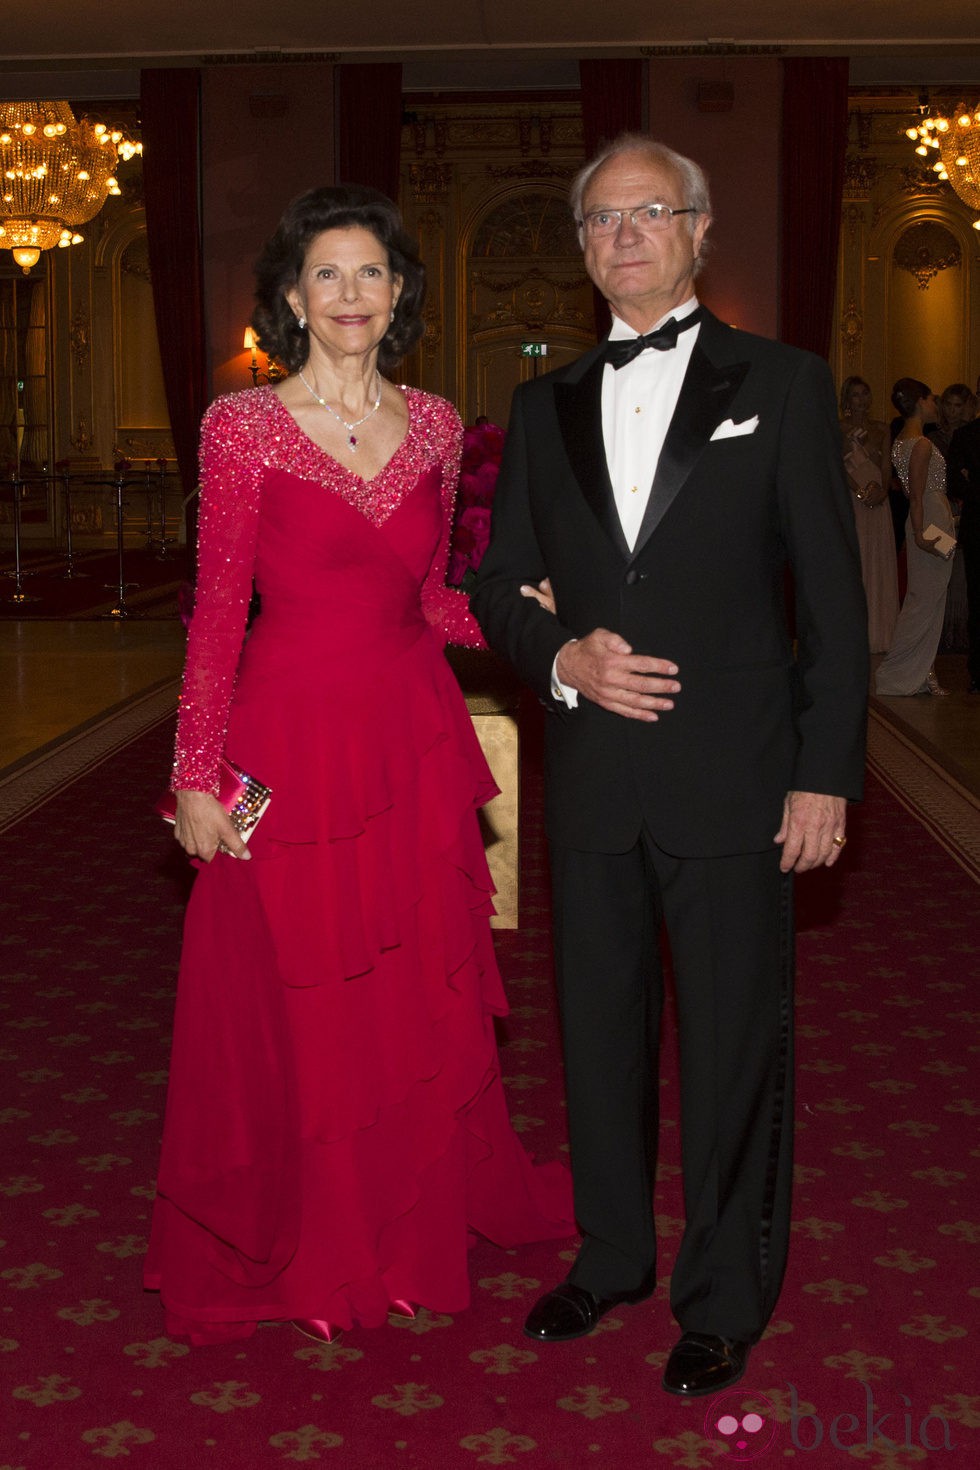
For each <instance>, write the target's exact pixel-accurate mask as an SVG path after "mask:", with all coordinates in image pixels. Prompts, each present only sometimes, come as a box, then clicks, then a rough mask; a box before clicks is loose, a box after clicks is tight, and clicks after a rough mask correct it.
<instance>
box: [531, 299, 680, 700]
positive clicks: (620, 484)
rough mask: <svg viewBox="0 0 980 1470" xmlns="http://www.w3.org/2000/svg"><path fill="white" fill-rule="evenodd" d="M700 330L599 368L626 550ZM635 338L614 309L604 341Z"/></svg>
mask: <svg viewBox="0 0 980 1470" xmlns="http://www.w3.org/2000/svg"><path fill="white" fill-rule="evenodd" d="M697 305H698V302H697V297H695V296H692V297H690V298H689V299H688V300H687V301H685V302H684V303H683V305H681V306H675V307H674V308H673V309H672V310H670V311H668V312H666V313H665V314H664V315H663V316H662V317H660V318H659V319H658V320H657V321H655V322H653V323H652V324H651V325H650V326H649V327H647V329H646V330H647V331H648V332H653V331H656V329H657V328H658V327H661V326H663V324H664V322H666V321H669V320H670V318H671V317H675V318H676V319H677V321H682V320H683V319H684V317H686V316H690V314H691V312H692V311H696V310H697ZM700 330H701V326H700V323H698V325H697V326H694V327H690V328H689V329H688V330H687V331H686V332H681V333H680V335H679V336H678V338H677V346H676V347H672V348H669V349H668V350H667V351H666V352H658V351H657V349H656V348H652V347H650V348H647V349H646V350H645V351H643V352H641V353H639V355H638V356H636V357H634V359H633V361H632V362H628V363H626V364H625V365H624V366H623V367H621V368H614V367H613V365H612V363H608V362H607V363H606V365H605V367H604V368H603V373H602V440H603V444H604V445H605V449H606V465H607V467H608V469H609V479H610V482H611V484H612V489H613V497H614V499H615V502H616V510H617V511H618V513H619V520H620V524H621V525H622V528H623V535H624V536H625V537H626V544H627V545H628V546H629V548H630V550H631V551H632V550H633V548H634V546H635V545H636V538H637V536H638V535H639V533H640V525H641V523H642V521H643V516H644V513H645V511H646V508H647V501H648V500H649V499H650V491H651V489H652V488H653V480H654V476H655V475H656V473H657V464H658V463H659V460H660V452H661V450H662V449H663V447H664V440H665V439H666V437H667V430H668V428H669V427H670V421H671V419H672V418H673V417H674V410H675V408H676V407H677V400H678V398H679V397H680V393H681V385H682V384H683V382H684V377H685V374H686V373H687V369H688V366H689V364H690V361H691V354H692V353H693V351H694V344H695V342H696V341H697V339H698V333H699V332H700ZM635 336H637V333H636V332H635V331H634V330H633V328H632V327H629V326H627V325H626V323H625V322H624V321H622V320H621V318H620V317H618V316H616V315H615V313H614V314H613V322H612V330H611V331H610V333H609V337H610V340H612V341H623V340H628V339H629V338H630V337H635ZM557 665H558V660H557V658H556V659H555V663H554V666H553V667H552V671H551V692H552V695H553V696H554V698H555V699H563V700H564V702H565V703H566V704H567V705H569V706H570V707H571V708H572V709H574V708H575V706H576V705H577V704H578V693H577V691H576V690H575V689H572V688H570V686H569V685H567V684H562V683H560V682H559V679H558V673H557Z"/></svg>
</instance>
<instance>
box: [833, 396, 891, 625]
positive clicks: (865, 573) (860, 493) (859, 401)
mask: <svg viewBox="0 0 980 1470" xmlns="http://www.w3.org/2000/svg"><path fill="white" fill-rule="evenodd" d="M840 411H841V425H840V428H841V438H842V440H843V448H844V465H845V468H846V470H847V483H848V485H849V487H850V491H851V500H852V503H853V506H854V520H855V523H856V525H857V533H858V546H859V547H860V551H861V576H862V579H863V581H864V592H865V596H866V598H867V602H868V645H869V647H870V649H871V652H872V653H885V652H886V651H887V649H888V647H889V645H890V643H891V640H892V632H893V630H894V627H895V620H896V618H897V617H898V566H897V558H896V554H895V536H894V532H893V530H892V520H891V511H890V509H889V505H888V479H889V477H888V473H887V467H886V466H887V444H888V430H887V428H886V426H885V425H884V424H883V423H881V422H880V420H878V419H873V418H870V417H869V414H870V411H871V389H870V387H869V386H868V384H867V383H866V382H865V381H864V379H863V378H859V377H857V376H856V375H852V376H851V377H849V378H846V379H845V380H844V386H843V387H842V388H841V394H840Z"/></svg>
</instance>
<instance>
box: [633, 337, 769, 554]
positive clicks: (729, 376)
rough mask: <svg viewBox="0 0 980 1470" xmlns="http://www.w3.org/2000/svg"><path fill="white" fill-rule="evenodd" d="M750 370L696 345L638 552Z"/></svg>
mask: <svg viewBox="0 0 980 1470" xmlns="http://www.w3.org/2000/svg"><path fill="white" fill-rule="evenodd" d="M748 370H749V364H748V363H747V362H730V363H725V364H724V365H723V366H721V367H716V366H715V365H714V363H712V362H711V361H710V360H709V358H708V357H707V356H706V355H705V353H704V352H703V351H702V349H701V346H700V343H698V344H696V345H695V348H694V352H693V353H692V354H691V362H690V366H689V367H688V370H687V374H686V376H685V378H684V384H683V387H682V388H681V393H680V397H679V398H678V400H677V407H676V409H675V410H674V417H673V418H672V419H671V421H670V428H669V429H668V430H667V437H666V439H665V440H664V447H663V449H662V450H661V452H660V462H659V464H658V465H657V473H656V475H655V476H654V480H653V488H652V489H651V491H650V499H649V500H648V501H647V508H646V514H645V515H644V517H643V520H642V522H641V524H640V532H639V535H638V536H637V538H636V546H635V547H634V550H633V555H634V556H635V555H636V554H637V552H638V551H640V550H641V549H642V547H643V545H644V543H645V542H646V541H648V540H649V538H650V536H651V534H652V533H653V531H654V530H655V529H656V528H657V526H658V525H659V524H660V522H661V520H663V517H664V516H665V515H666V513H667V511H668V510H669V509H670V507H671V505H672V504H673V501H674V497H675V496H676V495H677V493H678V491H679V490H680V488H681V486H682V485H683V484H684V481H685V480H686V479H687V477H688V476H689V475H690V473H691V471H692V470H693V468H694V466H695V464H696V463H697V461H698V459H699V458H700V456H701V454H702V453H703V452H704V449H705V448H706V446H707V444H708V441H709V440H710V438H711V436H712V434H713V433H714V431H715V429H717V427H718V425H719V424H720V423H722V422H723V421H724V418H725V415H726V412H727V410H728V407H729V404H730V403H731V401H732V399H733V398H734V397H735V394H736V393H737V392H738V389H739V388H740V386H741V383H742V379H743V378H744V377H745V374H746V373H747V372H748Z"/></svg>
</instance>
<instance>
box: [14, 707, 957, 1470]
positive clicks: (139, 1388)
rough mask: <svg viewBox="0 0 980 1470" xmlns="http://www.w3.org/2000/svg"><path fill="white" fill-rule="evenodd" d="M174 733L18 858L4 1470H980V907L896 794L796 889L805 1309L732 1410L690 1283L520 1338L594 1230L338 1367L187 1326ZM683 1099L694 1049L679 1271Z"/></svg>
mask: <svg viewBox="0 0 980 1470" xmlns="http://www.w3.org/2000/svg"><path fill="white" fill-rule="evenodd" d="M169 739H170V731H169V724H168V723H164V724H162V725H158V726H156V727H155V728H153V729H151V730H150V731H149V732H148V733H145V734H143V735H141V736H140V737H139V738H137V739H135V740H133V741H132V742H131V743H130V744H129V745H127V746H126V747H125V748H124V749H123V750H122V751H120V752H118V753H116V754H114V755H112V756H111V757H110V758H109V759H108V760H106V761H105V762H104V763H103V764H101V765H99V766H97V767H96V768H95V769H94V770H89V771H88V772H87V773H86V774H84V775H82V776H81V777H80V778H79V779H78V780H77V781H75V783H74V784H73V785H72V786H71V787H70V788H69V789H68V790H67V791H64V790H63V791H62V792H61V793H60V794H59V795H57V796H56V797H55V798H54V799H53V800H51V801H49V802H48V803H47V804H46V805H42V806H40V807H39V808H37V809H35V810H33V811H32V812H31V813H30V814H29V815H28V816H26V817H25V818H24V819H23V820H21V821H19V822H17V823H15V824H14V825H13V826H12V827H10V828H9V829H8V830H7V832H6V833H5V835H4V836H3V837H2V838H0V847H2V855H3V859H4V868H3V871H4V873H5V874H6V880H5V884H4V889H3V893H2V900H0V902H2V911H3V919H2V925H0V947H2V952H3V955H4V957H5V964H4V965H3V973H4V981H5V983H4V985H3V987H2V996H0V999H2V1004H3V1011H2V1015H0V1064H2V1066H0V1078H2V1096H0V1137H2V1140H3V1142H2V1147H3V1156H2V1162H0V1211H2V1225H0V1313H2V1315H0V1367H2V1387H0V1470H28V1467H43V1470H75V1467H79V1466H94V1465H99V1464H102V1463H104V1462H106V1461H118V1462H120V1463H121V1464H125V1465H127V1466H132V1467H134V1470H141V1467H145V1470H171V1467H172V1470H197V1467H202V1466H204V1467H221V1470H251V1467H266V1466H280V1465H281V1466H289V1465H298V1464H303V1465H311V1466H312V1465H319V1464H322V1465H324V1466H326V1467H329V1466H337V1467H344V1470H362V1467H363V1470H379V1467H380V1470H389V1467H401V1466H406V1467H407V1466H415V1467H420V1470H441V1467H447V1470H467V1467H472V1470H476V1467H478V1466H508V1465H515V1466H520V1467H524V1470H544V1467H546V1466H553V1465H564V1466H570V1467H572V1470H585V1467H595V1470H624V1467H634V1466H636V1467H640V1466H642V1467H660V1466H663V1467H665V1470H667V1467H675V1466H678V1467H685V1470H700V1467H708V1466H715V1465H724V1464H726V1463H729V1462H730V1463H732V1464H745V1463H748V1462H750V1461H751V1462H754V1463H758V1464H761V1465H763V1466H766V1465H771V1466H776V1465H780V1464H792V1465H796V1466H815V1467H819V1470H825V1467H826V1470H830V1467H838V1466H841V1465H849V1464H851V1463H852V1462H854V1463H856V1464H859V1465H862V1466H870V1467H872V1470H904V1467H913V1466H915V1467H921V1466H923V1465H926V1464H929V1465H932V1466H935V1467H937V1470H942V1467H945V1466H947V1465H948V1466H951V1467H963V1470H968V1467H973V1466H976V1465H977V1464H980V1436H978V1434H977V1430H978V1428H980V1386H978V1375H977V1360H978V1341H977V1340H978V1334H980V1326H978V1321H980V1314H978V1304H980V1268H978V1259H980V1256H978V1251H977V1246H978V1244H980V1197H978V1190H977V1183H976V1175H977V1158H978V1154H980V1146H978V1132H977V1117H978V1114H980V1092H978V1090H977V1085H976V1073H977V1040H976V1038H977V1022H978V1021H980V1009H978V1007H980V1000H978V995H977V982H978V979H980V924H978V918H977V910H978V904H977V887H976V884H975V883H974V882H973V881H972V879H971V877H970V876H969V874H968V873H967V872H966V871H965V870H964V868H962V867H961V866H959V865H958V864H957V863H956V862H954V861H953V859H952V858H951V857H950V855H949V854H948V853H947V852H946V851H945V850H944V849H943V848H942V847H941V846H940V845H939V844H938V843H937V842H936V841H935V840H934V838H933V837H932V836H931V835H930V834H929V833H927V832H926V831H925V829H924V828H923V827H922V826H921V825H920V824H919V823H918V822H917V821H916V819H915V817H914V816H913V815H912V814H911V813H909V812H908V811H906V810H905V809H904V808H902V807H901V806H900V805H899V804H898V803H897V802H896V800H895V799H894V798H893V796H892V795H891V794H890V793H889V792H887V791H886V790H885V789H884V788H883V787H882V786H880V785H879V784H877V782H872V785H871V790H870V794H869V798H868V801H867V803H866V804H865V806H864V807H863V808H862V810H861V811H860V812H859V813H857V814H856V815H855V818H854V820H853V823H852V832H853V837H852V841H851V842H850V844H849V846H848V851H847V862H846V864H842V865H841V867H840V868H838V870H837V872H836V873H835V874H827V875H823V876H818V877H814V878H811V879H809V880H803V881H802V882H801V884H800V889H799V892H800V908H801V930H802V932H801V936H800V985H799V1021H800V1036H799V1047H798V1053H799V1100H798V1169H797V1178H798V1190H797V1195H796V1206H795V1221H796V1223H795V1249H794V1253H793V1254H792V1256H791V1264H790V1271H789V1276H788V1279H787V1282H786V1285H785V1289H784V1291H783V1295H782V1298H781V1300H780V1304H779V1307H778V1309H777V1316H776V1320H775V1321H774V1322H773V1324H772V1326H771V1328H770V1330H769V1333H768V1334H767V1336H766V1338H765V1339H764V1341H763V1342H762V1343H761V1344H760V1345H759V1346H758V1347H757V1348H756V1350H755V1352H754V1354H753V1356H752V1359H751V1361H750V1365H749V1371H748V1374H747V1377H746V1379H745V1381H744V1383H743V1384H742V1385H740V1386H739V1387H738V1388H737V1389H736V1390H733V1391H732V1392H731V1393H730V1394H729V1395H726V1396H724V1399H723V1401H721V1402H718V1401H708V1402H704V1401H701V1402H699V1403H697V1402H696V1403H691V1404H686V1403H683V1402H678V1401H675V1400H673V1399H670V1398H668V1397H667V1396H666V1395H664V1394H663V1393H662V1392H661V1390H660V1388H659V1386H658V1385H659V1377H660V1372H661V1368H662V1365H663V1362H664V1359H665V1356H666V1353H667V1351H668V1350H669V1348H670V1346H671V1343H672V1341H673V1338H674V1335H675V1329H674V1325H673V1323H672V1321H671V1319H670V1315H669V1311H668V1309H667V1306H666V1303H665V1289H664V1286H663V1285H661V1287H660V1288H659V1289H658V1292H657V1295H656V1297H655V1298H654V1300H653V1302H652V1303H648V1304H645V1305H643V1306H639V1307H634V1308H623V1309H621V1310H619V1311H617V1312H616V1313H614V1314H613V1315H612V1316H610V1317H608V1318H606V1319H605V1320H604V1321H603V1322H602V1324H601V1326H600V1330H599V1331H598V1332H597V1333H596V1334H595V1335H594V1336H593V1337H591V1338H588V1339H584V1340H581V1341H579V1342H573V1343H569V1344H565V1345H562V1346H552V1347H550V1348H544V1347H542V1346H535V1345H534V1344H533V1343H531V1342H530V1341H528V1340H527V1339H526V1338H524V1337H523V1335H522V1333H521V1330H520V1328H521V1322H522V1320H523V1317H524V1315H525V1313H526V1311H527V1309H528V1307H529V1305H530V1303H531V1301H532V1300H533V1298H534V1297H535V1295H536V1294H537V1293H538V1291H539V1288H540V1287H541V1286H542V1285H550V1284H552V1283H554V1282H555V1281H557V1280H558V1279H559V1278H560V1277H561V1276H562V1275H563V1274H564V1271H565V1269H566V1263H567V1261H568V1260H569V1259H570V1257H571V1253H572V1251H573V1249H574V1242H573V1241H571V1240H570V1241H568V1242H567V1244H566V1246H565V1248H564V1249H562V1248H561V1246H559V1247H556V1246H555V1245H554V1244H550V1245H543V1246H540V1247H530V1248H527V1249H524V1250H520V1251H518V1252H513V1253H508V1252H502V1251H500V1250H497V1249H495V1248H493V1247H491V1246H489V1245H486V1244H484V1243H479V1244H477V1245H476V1246H475V1248H474V1250H473V1255H472V1283H473V1302H472V1305H471V1307H470V1309H469V1310H468V1311H467V1312H465V1313H463V1314H460V1315H459V1316H458V1317H456V1318H455V1319H452V1318H449V1317H444V1316H435V1315H431V1314H429V1313H423V1314H422V1315H421V1316H420V1317H419V1318H418V1319H417V1320H416V1321H414V1322H399V1323H398V1324H397V1325H396V1324H395V1323H394V1322H392V1323H391V1324H390V1325H388V1326H387V1327H385V1328H382V1329H380V1330H378V1331H375V1332H366V1331H354V1332H351V1333H349V1334H348V1335H347V1337H346V1338H345V1339H344V1340H343V1341H341V1342H340V1343H339V1344H336V1345H333V1346H330V1347H321V1346H319V1345H317V1344H315V1343H313V1342H309V1341H306V1340H305V1339H303V1338H301V1337H300V1336H298V1335H297V1334H296V1333H295V1331H294V1330H293V1329H292V1328H290V1327H288V1326H269V1327H267V1328H263V1329H262V1330H260V1331H259V1333H258V1334H257V1335H256V1337H255V1338H253V1339H252V1340H251V1341H249V1342H248V1343H246V1344H244V1345H242V1344H235V1345H232V1346H228V1347H216V1348H208V1349H197V1350H190V1349H188V1347H187V1346H186V1345H185V1344H183V1343H178V1342H175V1341H171V1340H168V1338H167V1337H166V1336H165V1335H164V1333H163V1323H162V1315H161V1312H160V1307H159V1304H158V1302H157V1300H156V1299H155V1298H154V1297H153V1296H150V1295H145V1294H144V1293H143V1292H142V1291H141V1289H140V1259H141V1254H142V1251H143V1249H144V1244H145V1236H146V1230H147V1222H148V1212H149V1206H150V1200H151V1198H152V1194H153V1171H154V1168H155V1163H156V1156H157V1147H158V1139H159V1130H160V1122H161V1115H162V1112H163V1099H164V1089H165V1084H166V1069H167V1056H168V1045H169V1025H170V1014H171V1006H172V984H173V977H174V972H175V965H176V955H177V945H178V936H179V926H180V917H181V908H182V902H183V897H184V892H185V888H186V883H187V873H186V871H185V869H184V866H183V863H182V861H181V860H180V858H179V855H178V854H177V852H176V850H175V849H173V848H172V846H171V843H170V839H169V838H168V837H167V835H166V833H165V832H164V831H163V830H162V829H160V828H158V824H157V823H156V821H155V819H154V818H153V817H152V816H151V815H150V814H149V813H148V810H147V803H148V799H149V797H150V796H151V795H152V794H153V793H154V792H155V791H156V789H157V788H158V787H159V786H160V784H161V783H162V780H163V777H164V773H165V771H166V769H167V766H168V760H169V752H168V747H169ZM537 803H538V793H537V791H536V790H535V783H534V779H533V776H532V778H531V779H530V781H529V790H528V792H527V800H526V804H525V811H526V820H525V835H526V840H525V855H526V864H525V870H524V884H525V887H524V906H523V923H524V927H523V928H522V929H521V930H520V931H518V932H516V933H514V932H499V933H498V935H497V940H498V943H499V950H500V957H501V961H502V964H503V968H504V973H505V979H506V982H507V986H508V989H509V993H510V996H511V1000H512V1004H513V1013H512V1016H511V1018H510V1020H509V1022H508V1023H507V1026H506V1030H505V1034H504V1037H503V1040H504V1049H503V1057H504V1073H505V1075H506V1076H507V1078H508V1082H509V1088H510V1098H511V1102H512V1109H513V1114H514V1117H515V1120H516V1123H517V1126H518V1127H519V1128H520V1129H521V1130H522V1132H523V1133H524V1135H525V1138H526V1140H527V1142H528V1144H529V1145H530V1146H531V1147H532V1148H533V1149H534V1150H535V1151H536V1152H537V1153H538V1154H539V1156H541V1157H543V1158H548V1157H553V1156H554V1155H555V1154H556V1152H557V1151H558V1150H559V1149H560V1148H561V1144H562V1136H563V1113H562V1103H561V1086H560V1076H559V1067H560V1064H559V1054H558V1047H557V1041H556V1028H555V1021H554V1008H553V999H552V990H551V980H550V969H549V960H548V932H547V922H548V913H547V900H546V891H545V886H544V881H545V879H544V855H543V851H542V847H541V843H540V839H539V836H538V825H539V824H538V818H537V811H538V805H537ZM233 984H234V981H233V977H229V986H230V988H233ZM668 1054H669V1046H668ZM674 1081H675V1078H674V1069H673V1063H672V1062H670V1063H669V1064H668V1067H667V1075H666V1078H665V1081H664V1104H663V1112H664V1119H665V1122H664V1130H663V1149H662V1168H661V1179H660V1183H659V1186H658V1191H657V1199H656V1208H657V1214H658V1217H659V1222H660V1233H661V1238H662V1240H663V1243H664V1253H663V1254H664V1259H663V1267H664V1269H665V1271H667V1272H669V1268H670V1261H671V1256H672V1254H673V1251H674V1249H675V1246H676V1242H677V1238H678V1232H679V1230H680V1215H681V1203H680V1195H679V1185H678V1178H677V1166H676V1159H677V1104H676V1091H675V1086H674ZM750 1411H752V1412H754V1414H755V1417H754V1418H753V1417H751V1415H750ZM747 1416H748V1417H747Z"/></svg>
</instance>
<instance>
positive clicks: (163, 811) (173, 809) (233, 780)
mask: <svg viewBox="0 0 980 1470" xmlns="http://www.w3.org/2000/svg"><path fill="white" fill-rule="evenodd" d="M271 797H272V790H271V788H270V787H268V786H263V785H262V782H261V781H257V780H256V779H255V777H254V776H250V775H249V774H248V772H247V771H243V770H242V768H241V766H236V765H234V764H233V763H232V762H231V761H226V760H222V762H221V767H220V771H219V774H218V800H219V801H220V802H221V805H222V806H223V807H224V809H225V811H226V812H227V813H228V815H229V817H231V820H232V822H233V823H234V825H235V827H236V829H237V830H238V832H239V833H240V834H241V838H242V841H243V842H247V841H248V839H249V837H250V836H251V835H252V833H253V832H254V831H255V828H256V826H257V825H258V823H259V819H260V818H261V817H262V815H263V814H264V812H265V809H266V807H267V806H268V805H269V801H270V799H271ZM153 810H154V811H156V812H159V814H160V816H161V817H162V818H163V820H164V821H165V822H175V821H176V820H177V796H176V793H175V792H173V791H164V792H163V793H162V794H161V795H160V796H159V797H158V798H157V800H156V801H155V802H154V803H153Z"/></svg>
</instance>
